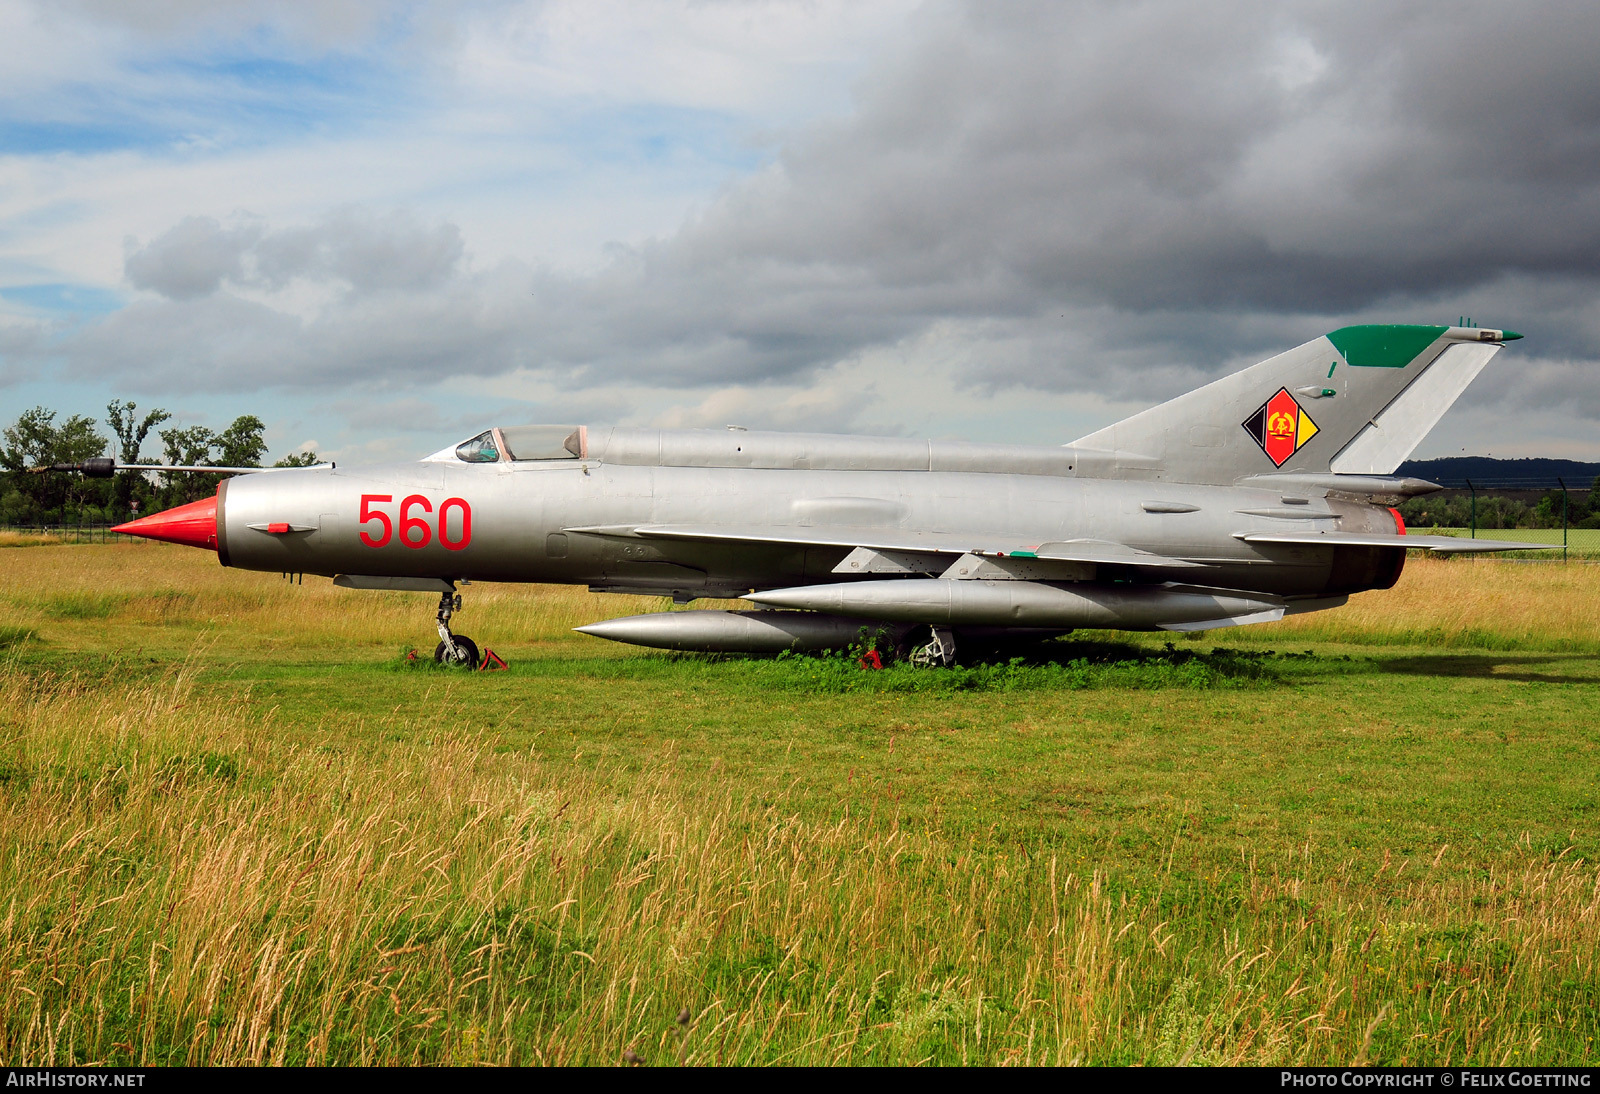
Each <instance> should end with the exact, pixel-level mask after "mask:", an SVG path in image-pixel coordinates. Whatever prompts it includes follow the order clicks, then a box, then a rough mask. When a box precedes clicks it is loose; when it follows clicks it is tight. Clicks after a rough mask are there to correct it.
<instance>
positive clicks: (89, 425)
mask: <svg viewBox="0 0 1600 1094" xmlns="http://www.w3.org/2000/svg"><path fill="white" fill-rule="evenodd" d="M4 437H5V448H4V449H3V450H0V464H3V465H4V467H5V469H6V471H7V472H8V474H7V476H6V477H7V479H9V480H10V481H9V483H8V484H7V485H8V488H7V489H6V490H5V493H4V504H5V509H6V519H7V520H8V521H13V522H32V521H42V520H50V519H55V520H60V521H63V522H65V521H67V520H82V519H83V518H84V517H85V516H87V517H89V518H90V519H93V520H98V519H99V518H100V516H101V513H100V512H99V507H100V506H103V505H105V503H106V501H107V494H108V490H107V484H106V482H105V480H103V479H85V478H84V477H82V476H80V475H35V474H30V473H29V469H30V468H34V467H48V466H49V465H50V464H53V463H78V462H80V461H82V460H87V459H90V458H92V457H94V456H98V455H101V454H102V453H103V452H105V450H106V439H105V438H104V437H102V436H101V435H100V434H99V433H97V432H95V428H94V419H93V418H85V417H83V416H82V415H81V414H74V415H73V416H72V417H70V418H68V419H67V420H66V421H64V422H62V423H61V424H60V425H57V424H56V412H55V411H53V410H46V409H45V408H44V407H42V406H36V407H34V408H33V409H32V410H27V411H24V412H23V413H22V414H21V415H20V416H19V417H18V418H17V420H16V421H15V422H13V423H12V424H11V425H10V426H8V427H7V428H6V430H5V433H4ZM13 495H16V496H15V497H13ZM90 509H94V511H93V512H89V511H88V510H90Z"/></svg>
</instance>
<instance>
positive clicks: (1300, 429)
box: [1243, 387, 1317, 467]
mask: <svg viewBox="0 0 1600 1094" xmlns="http://www.w3.org/2000/svg"><path fill="white" fill-rule="evenodd" d="M1243 424H1244V431H1245V432H1246V433H1248V434H1250V436H1252V437H1254V438H1255V439H1256V444H1259V445H1260V446H1261V451H1263V452H1265V453H1266V454H1267V459H1269V460H1271V461H1272V463H1273V466H1274V467H1282V466H1283V464H1284V461H1285V460H1287V459H1288V458H1289V457H1290V456H1292V455H1294V454H1295V453H1296V452H1298V451H1300V449H1301V448H1302V447H1304V445H1305V443H1306V442H1307V441H1309V440H1310V439H1311V438H1312V437H1315V436H1316V435H1317V423H1316V422H1313V421H1312V420H1311V415H1309V414H1307V413H1306V412H1305V410H1304V408H1302V407H1301V406H1300V404H1299V403H1297V402H1296V401H1295V398H1294V396H1293V395H1290V394H1289V389H1288V388H1282V387H1280V388H1279V389H1278V393H1277V394H1276V395H1274V396H1273V397H1272V398H1270V399H1268V400H1267V401H1266V402H1264V403H1262V404H1261V409H1259V410H1257V411H1256V412H1255V413H1254V414H1252V415H1250V417H1248V418H1246V419H1245V420H1244V423H1243Z"/></svg>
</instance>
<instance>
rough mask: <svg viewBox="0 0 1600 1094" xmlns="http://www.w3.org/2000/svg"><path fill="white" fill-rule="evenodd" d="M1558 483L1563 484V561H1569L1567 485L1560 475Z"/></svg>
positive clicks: (1557, 477) (1557, 478) (1557, 479)
mask: <svg viewBox="0 0 1600 1094" xmlns="http://www.w3.org/2000/svg"><path fill="white" fill-rule="evenodd" d="M1556 481H1557V482H1559V483H1561V561H1562V562H1565V561H1567V484H1566V481H1565V480H1564V479H1562V478H1561V476H1560V475H1557V476H1556Z"/></svg>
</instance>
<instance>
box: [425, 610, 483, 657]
mask: <svg viewBox="0 0 1600 1094" xmlns="http://www.w3.org/2000/svg"><path fill="white" fill-rule="evenodd" d="M460 610H461V594H460V593H444V594H443V595H441V596H440V597H439V615H438V623H439V639H440V642H439V644H438V645H437V646H435V647H434V650H433V659H434V660H435V661H437V662H439V663H440V664H441V665H460V666H461V667H462V668H465V669H469V670H470V669H475V668H477V667H478V644H477V643H476V642H474V641H473V640H472V639H470V638H468V637H467V636H466V635H464V634H452V633H451V631H450V617H451V615H453V614H455V613H456V612H459V611H460Z"/></svg>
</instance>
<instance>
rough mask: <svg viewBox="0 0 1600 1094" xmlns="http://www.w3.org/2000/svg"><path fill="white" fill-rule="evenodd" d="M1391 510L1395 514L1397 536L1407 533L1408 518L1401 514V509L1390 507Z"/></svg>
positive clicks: (1395, 532)
mask: <svg viewBox="0 0 1600 1094" xmlns="http://www.w3.org/2000/svg"><path fill="white" fill-rule="evenodd" d="M1389 512H1391V513H1393V514H1394V534H1395V535H1397V536H1403V535H1405V534H1406V518H1405V517H1402V516H1401V515H1400V510H1398V509H1390V510H1389Z"/></svg>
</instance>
